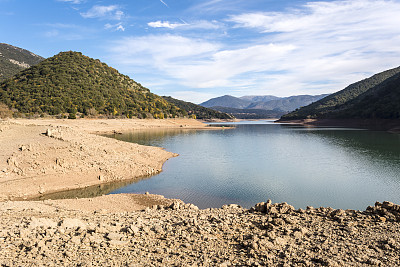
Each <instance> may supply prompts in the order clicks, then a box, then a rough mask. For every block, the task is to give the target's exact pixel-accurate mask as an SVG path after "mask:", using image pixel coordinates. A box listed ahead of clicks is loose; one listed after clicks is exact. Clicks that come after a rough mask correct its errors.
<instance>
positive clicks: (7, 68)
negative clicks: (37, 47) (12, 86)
mask: <svg viewBox="0 0 400 267" xmlns="http://www.w3.org/2000/svg"><path fill="white" fill-rule="evenodd" d="M43 60H44V58H42V57H41V56H38V55H35V54H34V53H32V52H30V51H28V50H25V49H22V48H19V47H15V46H12V45H9V44H4V43H0V82H1V81H4V80H5V79H7V78H10V77H11V76H13V75H15V74H17V73H18V72H19V71H21V70H23V69H26V68H29V67H30V66H33V65H36V64H38V63H39V62H41V61H43Z"/></svg>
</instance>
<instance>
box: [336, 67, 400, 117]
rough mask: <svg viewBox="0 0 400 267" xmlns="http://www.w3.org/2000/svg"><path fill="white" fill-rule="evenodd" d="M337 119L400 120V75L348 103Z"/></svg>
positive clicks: (338, 113)
mask: <svg viewBox="0 0 400 267" xmlns="http://www.w3.org/2000/svg"><path fill="white" fill-rule="evenodd" d="M332 115H334V116H335V118H362V119H376V118H379V119H400V73H398V74H396V75H394V76H392V77H390V78H388V79H386V80H385V81H384V82H382V83H380V84H379V85H377V86H375V87H373V88H371V89H370V90H368V91H367V92H365V93H364V94H362V95H360V96H358V97H357V98H355V99H353V100H351V101H348V102H347V103H346V104H345V105H343V108H342V110H341V111H339V112H337V114H332Z"/></svg>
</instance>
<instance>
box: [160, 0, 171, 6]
mask: <svg viewBox="0 0 400 267" xmlns="http://www.w3.org/2000/svg"><path fill="white" fill-rule="evenodd" d="M160 2H161V3H162V4H163V5H164V6H166V7H169V6H168V5H167V4H166V3H165V2H164V1H163V0H160Z"/></svg>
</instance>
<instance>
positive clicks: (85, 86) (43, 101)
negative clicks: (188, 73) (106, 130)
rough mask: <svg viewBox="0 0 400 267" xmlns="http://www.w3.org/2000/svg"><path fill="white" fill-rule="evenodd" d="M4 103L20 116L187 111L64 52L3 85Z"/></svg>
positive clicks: (172, 113)
mask: <svg viewBox="0 0 400 267" xmlns="http://www.w3.org/2000/svg"><path fill="white" fill-rule="evenodd" d="M0 102H3V103H5V104H6V105H7V106H8V107H9V108H10V109H15V110H17V112H18V113H20V114H21V113H22V114H44V113H46V114H50V115H58V114H63V113H69V114H70V116H72V117H74V114H75V113H77V112H79V113H81V114H83V115H96V114H105V115H109V116H114V117H116V116H118V117H128V118H132V117H138V118H145V117H149V116H152V117H154V118H165V117H176V116H183V115H184V111H183V110H181V109H179V108H178V107H176V106H175V105H172V104H170V103H169V102H167V101H166V100H164V99H163V98H161V97H160V96H157V95H155V94H153V93H151V92H150V91H149V89H147V88H144V87H143V86H142V85H140V84H139V83H136V82H135V81H133V80H132V79H130V78H129V77H128V76H126V75H122V74H120V73H119V72H118V71H117V70H115V69H113V68H111V67H109V66H107V65H106V64H105V63H102V62H100V61H99V60H95V59H92V58H89V57H87V56H84V55H82V54H81V53H79V52H72V51H70V52H61V53H59V54H57V55H55V56H53V57H51V58H48V59H46V60H44V61H42V62H41V63H39V64H37V65H35V66H33V67H30V68H28V69H25V70H23V71H21V72H20V73H18V74H16V75H15V76H13V77H12V78H10V79H8V80H6V81H4V82H3V83H1V84H0Z"/></svg>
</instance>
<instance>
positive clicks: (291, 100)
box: [200, 95, 327, 116]
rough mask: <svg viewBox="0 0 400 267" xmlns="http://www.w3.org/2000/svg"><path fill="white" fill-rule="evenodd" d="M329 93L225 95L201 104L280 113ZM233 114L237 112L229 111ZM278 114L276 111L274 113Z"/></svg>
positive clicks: (210, 106) (211, 106)
mask: <svg viewBox="0 0 400 267" xmlns="http://www.w3.org/2000/svg"><path fill="white" fill-rule="evenodd" d="M325 96H327V95H316V96H312V95H298V96H290V97H277V96H271V95H265V96H262V95H260V96H256V95H253V96H242V97H234V96H230V95H225V96H221V97H216V98H212V99H210V100H208V101H206V102H204V103H201V104H200V105H201V106H204V107H208V108H212V109H216V107H218V108H219V109H217V110H219V111H221V109H220V108H221V107H225V108H234V109H245V110H251V109H259V110H274V111H280V114H284V113H288V112H290V111H293V110H295V109H296V108H299V107H302V106H306V105H309V104H310V103H312V102H315V101H317V100H320V99H321V98H323V97H325ZM228 113H231V114H234V113H237V112H236V111H235V112H228ZM240 113H253V112H251V111H249V112H247V111H244V112H240ZM259 114H266V113H262V112H261V113H259ZM274 114H276V113H274ZM235 116H236V115H235Z"/></svg>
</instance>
